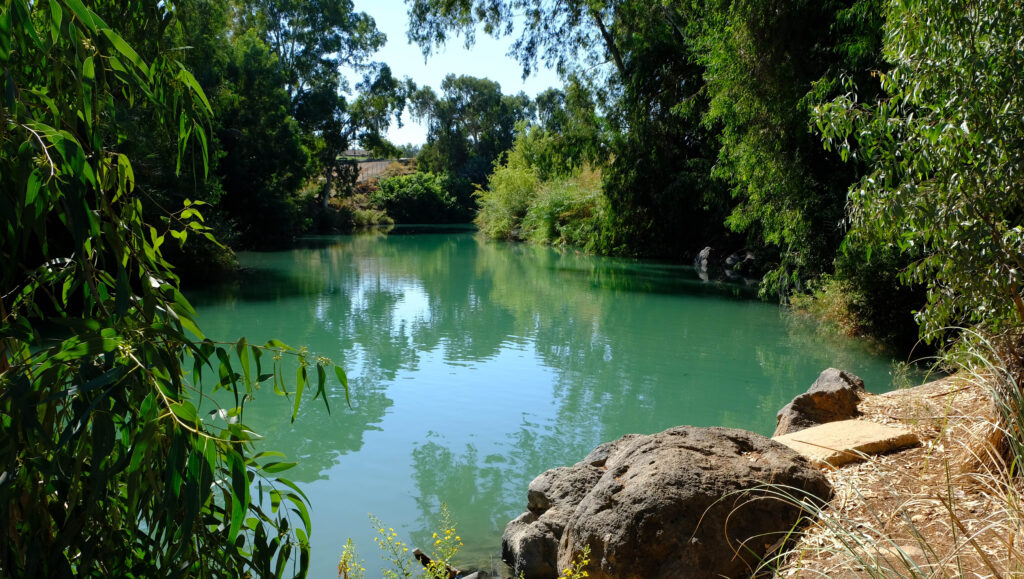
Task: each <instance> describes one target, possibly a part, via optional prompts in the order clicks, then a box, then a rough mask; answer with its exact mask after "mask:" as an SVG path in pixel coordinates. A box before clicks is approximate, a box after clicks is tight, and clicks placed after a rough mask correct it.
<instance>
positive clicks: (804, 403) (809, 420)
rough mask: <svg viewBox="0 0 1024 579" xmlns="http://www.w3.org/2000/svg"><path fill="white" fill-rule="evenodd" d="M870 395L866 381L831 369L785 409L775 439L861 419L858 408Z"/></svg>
mask: <svg viewBox="0 0 1024 579" xmlns="http://www.w3.org/2000/svg"><path fill="white" fill-rule="evenodd" d="M866 394H867V391H866V390H865V389H864V381H863V380H861V379H860V378H859V377H857V376H855V375H854V374H851V373H849V372H844V371H842V370H837V369H835V368H829V369H827V370H825V371H824V372H822V373H821V374H820V375H819V376H818V379H817V380H815V381H814V384H811V387H810V388H808V389H807V392H804V393H803V394H801V395H799V396H797V397H796V398H794V399H793V401H792V402H790V403H789V404H787V405H785V406H783V407H782V409H781V410H779V413H778V415H777V416H776V420H777V422H776V427H775V433H774V434H773V435H772V436H773V437H774V436H782V435H784V434H791V433H794V432H799V431H801V430H803V429H805V428H810V427H812V426H817V425H819V424H826V423H828V422H836V421H839V420H849V419H850V418H856V417H857V416H859V415H860V412H859V411H858V410H857V405H858V404H859V403H860V401H861V399H862V398H863V397H864V396H865V395H866Z"/></svg>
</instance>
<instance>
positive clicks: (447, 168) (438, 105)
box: [414, 74, 534, 184]
mask: <svg viewBox="0 0 1024 579" xmlns="http://www.w3.org/2000/svg"><path fill="white" fill-rule="evenodd" d="M414 100H415V107H416V110H415V113H416V114H417V116H419V117H421V118H425V119H427V120H428V130H427V145H426V146H425V147H424V149H423V151H421V153H420V162H421V164H422V169H424V170H426V171H432V172H436V173H453V174H455V175H458V176H460V177H464V178H467V179H469V180H471V181H472V182H474V183H477V184H483V183H484V182H485V181H486V176H487V174H488V173H489V172H490V170H491V166H492V164H493V163H494V160H495V159H497V158H498V156H499V155H500V154H501V153H502V152H504V151H507V150H508V149H509V148H511V147H512V141H513V139H514V138H515V127H516V123H518V122H520V121H524V120H527V119H529V118H532V117H533V110H534V109H533V103H532V102H531V101H530V98H529V97H528V96H526V95H525V94H523V93H519V94H517V95H505V94H502V92H501V85H499V84H498V83H496V82H494V81H492V80H489V79H486V78H476V77H472V76H465V75H462V76H455V75H453V74H450V75H448V76H446V77H445V78H444V80H443V81H442V82H441V95H440V96H438V95H437V94H435V93H434V91H433V89H431V88H430V87H425V88H423V89H421V90H420V91H419V92H418V93H417V94H416V97H415V99H414Z"/></svg>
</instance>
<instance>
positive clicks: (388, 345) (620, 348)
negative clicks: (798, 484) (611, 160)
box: [196, 233, 884, 550]
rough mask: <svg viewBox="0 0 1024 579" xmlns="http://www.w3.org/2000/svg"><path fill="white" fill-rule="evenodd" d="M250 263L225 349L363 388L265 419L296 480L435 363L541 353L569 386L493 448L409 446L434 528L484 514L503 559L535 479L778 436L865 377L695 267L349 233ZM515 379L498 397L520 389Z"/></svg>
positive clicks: (328, 459)
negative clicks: (786, 418)
mask: <svg viewBox="0 0 1024 579" xmlns="http://www.w3.org/2000/svg"><path fill="white" fill-rule="evenodd" d="M245 263H246V264H247V265H248V266H250V267H251V274H250V275H249V276H247V277H245V278H243V279H242V280H241V281H239V282H238V283H237V284H236V285H235V286H234V287H232V288H229V291H228V292H226V295H227V296H229V297H225V295H206V296H199V297H197V299H196V303H197V304H198V305H200V306H201V307H202V308H203V309H202V312H201V316H202V318H203V320H204V322H210V320H215V321H216V327H217V330H216V331H217V335H220V336H225V337H229V336H237V335H242V334H245V333H248V334H249V337H250V339H251V340H253V341H255V339H266V338H267V337H270V336H274V337H280V338H282V339H284V340H285V341H287V342H289V343H293V344H305V345H308V346H309V347H310V349H311V350H312V351H315V352H317V353H319V354H322V355H326V356H328V357H331V358H333V359H334V360H335V361H337V362H339V363H340V364H342V365H343V366H344V367H345V368H346V370H348V371H349V373H350V377H351V378H352V386H353V388H352V400H353V409H351V410H349V409H347V408H345V406H344V402H343V401H344V395H343V393H342V392H340V390H339V387H338V386H337V385H334V386H333V387H332V390H331V403H332V409H333V410H334V413H333V414H331V415H330V416H328V415H327V413H326V411H325V410H324V409H323V407H322V405H321V404H319V403H316V402H311V403H307V404H305V405H304V406H303V408H302V410H301V411H300V414H301V418H300V420H299V421H298V422H297V425H300V426H301V429H299V428H293V427H292V426H291V425H290V424H288V420H287V416H286V414H285V413H284V412H283V411H282V410H281V406H280V405H276V406H271V405H266V407H264V406H262V405H260V406H254V408H252V409H251V410H252V411H254V412H255V413H257V414H258V420H254V421H253V422H258V423H260V424H261V427H262V429H263V430H264V431H266V432H267V434H268V437H271V438H273V439H274V440H275V445H276V446H278V447H282V446H283V447H285V449H286V450H287V452H288V453H289V454H291V455H293V456H298V457H301V458H302V460H303V462H302V463H301V466H300V467H299V468H300V470H299V471H297V472H296V473H295V474H294V477H295V478H296V479H298V480H312V479H315V478H320V477H322V476H324V474H323V473H325V472H326V470H327V469H328V468H329V467H330V466H332V465H333V464H334V463H335V462H336V461H337V460H338V457H340V456H341V455H343V454H345V453H348V452H354V451H357V450H359V449H360V448H362V445H363V438H364V435H365V432H366V431H368V430H371V429H374V428H379V426H377V425H378V424H379V423H380V422H381V421H382V420H383V418H384V416H385V414H386V413H387V412H388V409H389V408H390V407H391V406H392V405H393V404H394V402H393V401H392V399H391V398H389V396H388V387H389V385H391V383H392V382H393V381H394V380H395V379H396V377H397V376H398V375H399V373H400V372H405V371H409V372H415V371H416V370H418V369H419V368H420V365H421V363H422V360H423V359H424V358H425V356H426V355H427V354H435V353H436V354H440V357H441V359H443V360H444V362H445V363H446V364H448V365H450V366H460V365H472V364H476V363H484V362H487V361H489V360H492V359H494V358H495V357H497V356H498V355H499V354H500V353H501V352H502V350H503V348H506V347H507V346H508V345H509V344H515V345H517V346H520V347H523V346H524V345H528V348H529V349H531V350H533V351H535V353H536V356H537V357H538V358H539V359H540V360H541V362H542V363H543V364H544V365H545V366H546V367H547V368H549V369H550V370H551V371H552V372H553V374H554V376H555V379H554V380H553V384H552V386H551V398H550V399H549V400H546V401H545V402H544V404H545V405H549V406H550V407H549V408H545V409H544V412H539V411H538V412H533V409H530V408H523V409H522V421H521V423H520V424H519V427H518V428H517V429H515V430H513V431H511V432H499V433H490V434H489V436H493V438H494V440H491V439H488V443H487V445H486V446H485V445H484V444H483V443H481V444H480V445H477V444H467V441H465V440H449V439H448V438H446V437H445V436H443V435H438V436H434V437H431V438H430V439H428V440H424V441H422V442H421V443H419V444H417V445H415V447H414V448H413V449H412V456H411V461H412V467H413V470H414V479H415V485H416V488H417V492H416V496H417V504H418V507H419V510H420V516H421V518H422V523H423V528H424V529H426V528H428V526H429V524H428V522H429V521H433V520H434V519H435V517H436V514H437V509H438V507H439V504H440V502H441V501H446V502H448V504H449V506H450V508H451V510H452V512H453V514H455V516H456V517H459V516H460V513H473V514H472V516H468V515H467V516H464V518H463V519H462V520H463V521H464V522H463V526H461V527H460V531H461V532H462V533H463V535H464V537H466V538H467V539H469V538H470V537H479V538H481V539H482V540H483V543H485V544H488V545H492V546H493V545H494V544H496V538H497V536H498V535H500V532H501V529H502V528H503V527H504V524H505V522H507V520H508V519H509V518H510V517H511V516H514V515H515V514H517V513H518V512H519V511H520V510H521V509H522V507H523V501H524V500H525V488H526V485H527V484H528V483H529V481H530V480H531V479H532V478H533V477H534V476H536V475H537V474H539V473H540V472H542V471H544V470H546V469H548V468H551V467H553V466H556V465H558V464H566V463H572V462H575V461H576V460H579V459H580V458H582V457H583V456H584V455H585V454H586V453H587V452H589V451H590V450H591V449H592V448H593V447H594V446H595V445H597V444H599V443H600V442H603V441H607V440H611V439H614V438H617V437H618V436H621V435H622V434H625V433H626V432H628V431H646V432H654V431H658V430H662V429H664V428H668V427H670V426H673V425H677V424H695V425H715V424H728V425H733V426H740V427H745V428H751V429H754V430H758V431H761V432H765V431H769V432H770V430H771V427H772V426H774V412H775V411H776V410H777V409H778V407H780V406H781V405H782V404H784V403H785V402H788V400H789V399H790V398H791V397H792V396H793V395H795V394H796V393H798V392H801V391H803V390H804V389H805V388H806V387H807V386H808V385H809V384H810V382H811V381H813V379H814V377H815V376H817V374H818V372H820V371H821V370H822V369H824V368H825V367H827V366H833V365H844V364H849V365H850V366H855V365H856V364H855V363H854V361H852V359H847V358H844V357H843V356H847V355H848V354H846V353H845V352H846V350H844V349H843V348H842V347H841V346H836V347H831V346H829V347H823V346H822V345H821V343H820V340H818V339H816V338H814V337H805V336H804V335H803V334H800V335H799V336H797V337H796V338H795V339H794V335H793V333H794V332H797V333H799V330H794V329H793V328H791V327H790V328H787V327H786V326H785V325H784V324H782V323H780V320H779V312H778V309H777V308H772V307H771V306H768V305H765V304H761V303H756V302H751V301H743V300H736V299H732V298H733V297H735V296H737V295H739V296H745V295H748V294H749V290H748V289H745V288H743V287H740V286H714V285H709V284H704V283H701V282H700V281H699V280H698V279H697V278H696V276H694V275H693V273H692V270H690V269H689V268H685V267H679V266H672V265H659V264H645V263H638V262H634V261H628V260H610V259H596V258H591V257H586V256H581V255H577V254H575V253H572V252H567V251H562V252H560V251H556V250H552V249H550V248H538V247H532V246H526V245H507V244H500V243H493V242H486V241H483V240H480V239H478V238H475V237H473V236H472V235H465V234H461V235H456V234H447V233H438V234H428V235H418V236H396V235H392V236H388V237H382V236H377V237H346V238H341V239H339V240H336V241H333V242H329V243H323V244H319V245H317V246H315V247H312V248H307V249H303V250H299V251H294V252H284V253H276V254H260V255H252V256H245ZM709 293H713V294H715V297H712V296H708V295H707V294H709ZM723 295H724V297H723ZM213 304H217V305H216V307H213ZM261 304H262V308H261V309H259V310H257V309H256V306H257V305H261ZM268 304H269V305H272V306H273V307H272V308H271V312H273V311H274V310H277V311H278V313H277V314H272V313H267V312H268V310H267V308H266V307H265V306H266V305H268ZM249 308H252V309H249ZM257 311H258V312H259V313H256V312H257ZM252 316H258V317H259V318H258V319H257V320H253V319H248V317H252ZM254 322H258V323H256V325H255V327H257V328H258V332H259V334H260V335H259V336H256V335H253V333H254V332H253V330H252V328H253V327H254V325H253V324H254ZM206 327H207V328H209V327H211V325H210V323H207V325H206ZM837 353H840V354H841V355H839V354H837ZM837 360H838V361H837ZM876 364H877V363H876ZM882 366H884V364H882ZM850 369H851V370H853V371H854V372H858V371H860V372H863V370H858V369H857V368H850ZM515 378H516V377H514V376H510V377H509V378H508V382H507V383H502V384H494V385H489V387H493V388H504V389H510V390H511V389H514V388H515V387H516V382H515ZM865 378H867V376H865ZM425 395H427V396H429V395H430V393H426V394H425ZM466 411H467V412H475V410H473V409H466ZM541 415H543V416H544V418H541V417H540V416H541ZM422 532H423V533H426V532H427V531H426V530H424V531H422ZM414 539H415V540H416V541H419V542H420V543H421V544H422V541H423V539H425V537H423V536H415V535H414ZM479 544H480V542H476V545H477V546H474V545H473V543H470V544H467V548H468V549H470V550H473V549H479V548H480V547H479Z"/></svg>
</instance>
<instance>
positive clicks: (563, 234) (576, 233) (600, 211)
mask: <svg viewBox="0 0 1024 579" xmlns="http://www.w3.org/2000/svg"><path fill="white" fill-rule="evenodd" d="M608 215H609V209H608V200H607V198H605V196H604V194H603V193H602V191H601V174H600V172H598V171H596V170H594V169H591V168H589V167H586V168H584V169H583V170H582V171H580V172H579V173H578V174H576V175H573V176H570V177H562V178H557V179H553V180H551V181H549V182H546V183H544V184H543V186H542V187H541V188H540V191H539V192H538V194H537V196H536V199H535V201H534V203H533V204H532V205H531V206H530V208H529V209H528V210H527V212H526V217H524V218H523V223H522V229H523V236H524V237H525V238H526V239H528V240H529V241H532V242H534V243H546V244H553V245H572V246H575V247H581V248H584V249H586V250H588V251H594V250H596V249H598V248H599V247H601V240H602V239H603V237H604V234H605V232H606V225H607V223H608Z"/></svg>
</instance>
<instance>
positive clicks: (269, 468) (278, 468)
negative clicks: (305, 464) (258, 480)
mask: <svg viewBox="0 0 1024 579" xmlns="http://www.w3.org/2000/svg"><path fill="white" fill-rule="evenodd" d="M297 464H298V463H296V462H268V463H267V464H265V465H263V471H264V472H266V473H268V474H275V473H279V472H283V471H286V470H288V469H290V468H292V467H294V466H295V465H297Z"/></svg>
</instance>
